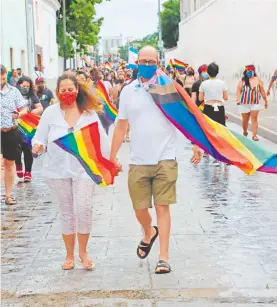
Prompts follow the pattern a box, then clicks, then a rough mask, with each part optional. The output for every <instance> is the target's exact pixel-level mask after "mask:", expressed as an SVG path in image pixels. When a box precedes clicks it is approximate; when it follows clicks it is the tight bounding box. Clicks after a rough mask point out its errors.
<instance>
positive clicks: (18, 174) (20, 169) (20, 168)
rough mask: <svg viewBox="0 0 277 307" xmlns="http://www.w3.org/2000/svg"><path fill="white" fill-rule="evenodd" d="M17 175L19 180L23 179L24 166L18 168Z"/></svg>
mask: <svg viewBox="0 0 277 307" xmlns="http://www.w3.org/2000/svg"><path fill="white" fill-rule="evenodd" d="M16 174H17V177H18V178H23V167H22V164H20V165H17V166H16Z"/></svg>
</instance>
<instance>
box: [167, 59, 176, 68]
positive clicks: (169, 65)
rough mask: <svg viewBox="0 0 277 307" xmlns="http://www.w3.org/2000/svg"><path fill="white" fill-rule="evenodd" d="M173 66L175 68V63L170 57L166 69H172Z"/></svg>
mask: <svg viewBox="0 0 277 307" xmlns="http://www.w3.org/2000/svg"><path fill="white" fill-rule="evenodd" d="M173 68H174V63H173V60H172V59H170V60H169V62H168V64H167V66H166V70H167V71H172V70H173Z"/></svg>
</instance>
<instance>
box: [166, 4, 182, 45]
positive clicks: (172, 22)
mask: <svg viewBox="0 0 277 307" xmlns="http://www.w3.org/2000/svg"><path fill="white" fill-rule="evenodd" d="M179 22H180V0H168V1H166V2H165V3H163V10H162V12H161V23H162V40H163V42H164V47H165V48H172V47H175V46H177V42H178V39H179Z"/></svg>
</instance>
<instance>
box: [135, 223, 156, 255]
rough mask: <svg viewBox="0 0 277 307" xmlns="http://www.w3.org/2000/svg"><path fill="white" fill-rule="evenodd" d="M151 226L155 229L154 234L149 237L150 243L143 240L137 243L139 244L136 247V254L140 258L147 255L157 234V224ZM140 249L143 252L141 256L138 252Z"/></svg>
mask: <svg viewBox="0 0 277 307" xmlns="http://www.w3.org/2000/svg"><path fill="white" fill-rule="evenodd" d="M153 227H154V228H155V229H156V234H155V235H154V237H153V238H152V239H151V241H150V243H145V242H143V241H140V243H139V246H138V248H137V255H138V257H139V258H140V259H145V258H146V257H147V256H148V255H149V253H150V251H151V248H152V245H153V243H154V242H155V240H156V239H157V237H158V235H159V230H158V227H157V226H153ZM140 250H141V251H143V252H144V253H145V254H144V255H143V256H141V255H140V253H139V251H140Z"/></svg>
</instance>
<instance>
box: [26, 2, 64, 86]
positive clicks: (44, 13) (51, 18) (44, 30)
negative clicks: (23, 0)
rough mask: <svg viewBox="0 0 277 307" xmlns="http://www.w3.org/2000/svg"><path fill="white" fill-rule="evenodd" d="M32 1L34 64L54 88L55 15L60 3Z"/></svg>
mask: <svg viewBox="0 0 277 307" xmlns="http://www.w3.org/2000/svg"><path fill="white" fill-rule="evenodd" d="M32 1H33V7H34V13H33V16H34V32H35V62H36V64H37V65H38V66H39V68H40V70H41V71H43V73H44V76H45V78H46V79H47V81H48V83H50V86H52V87H55V82H56V79H57V76H58V73H59V56H58V44H57V36H56V33H57V31H56V26H57V23H56V13H57V11H58V10H59V8H60V3H59V1H58V0H32ZM52 83H53V85H52Z"/></svg>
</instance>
